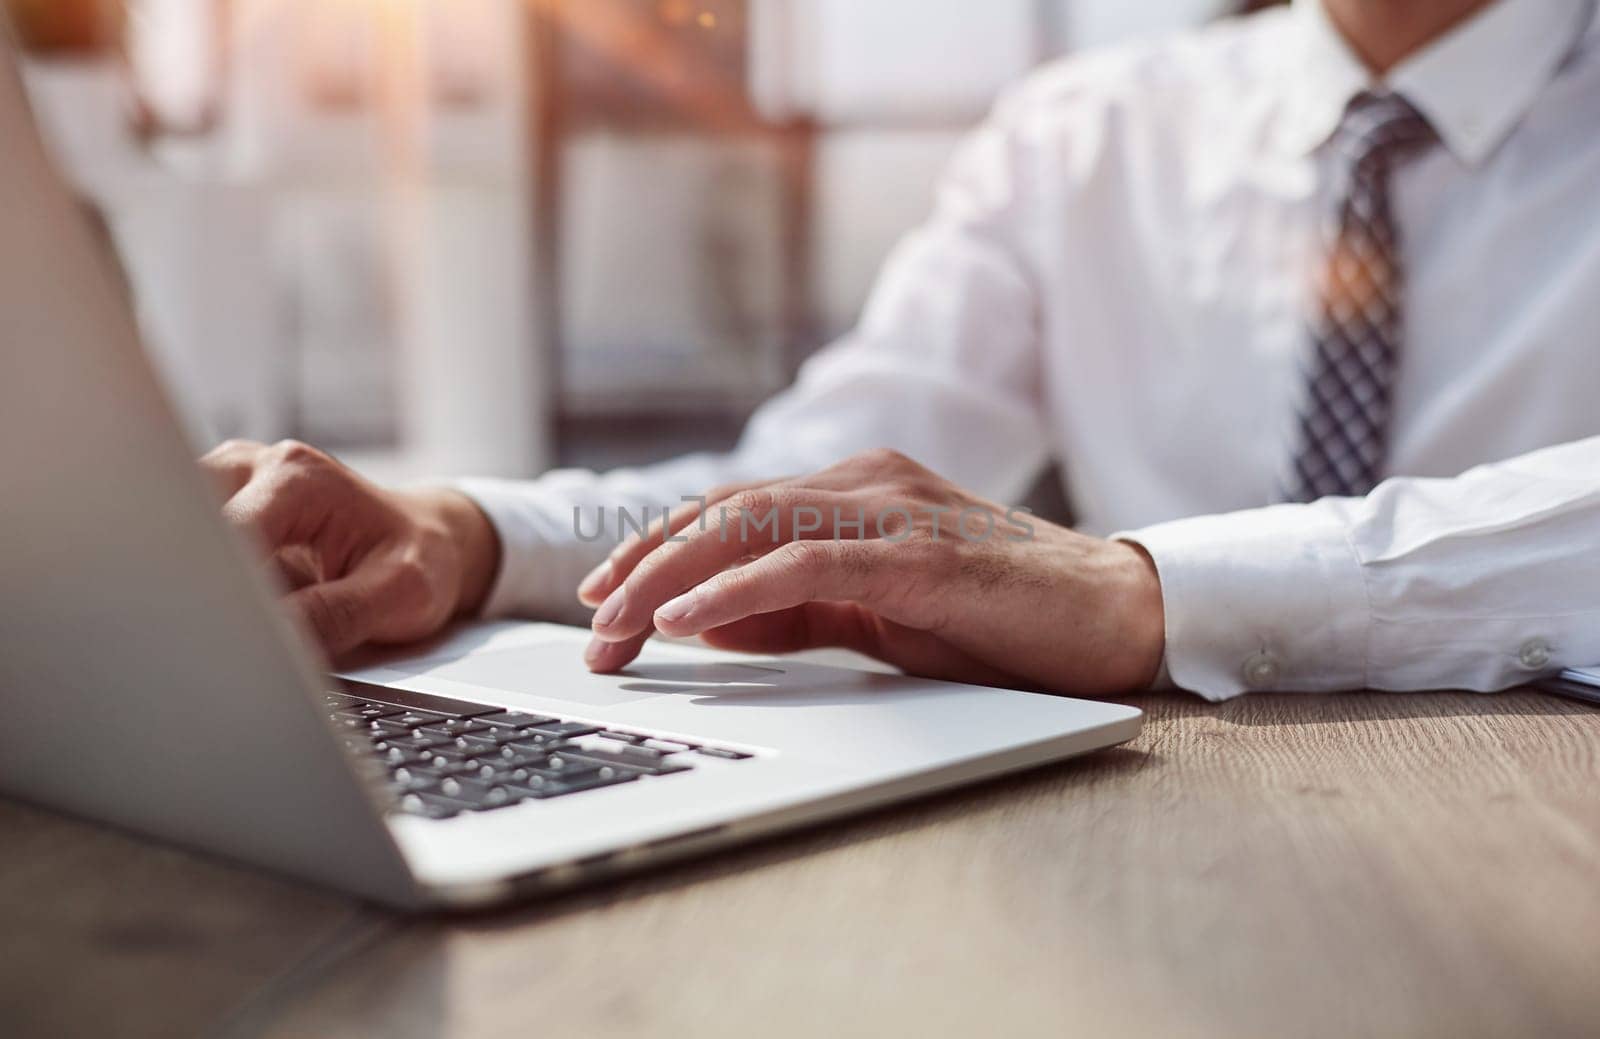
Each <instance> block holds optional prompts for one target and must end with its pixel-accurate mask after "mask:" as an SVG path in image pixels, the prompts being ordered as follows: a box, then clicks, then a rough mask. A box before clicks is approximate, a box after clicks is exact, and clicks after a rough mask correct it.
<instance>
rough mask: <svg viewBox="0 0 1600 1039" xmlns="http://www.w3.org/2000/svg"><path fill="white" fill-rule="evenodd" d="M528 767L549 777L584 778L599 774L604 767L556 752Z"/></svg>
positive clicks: (598, 762) (602, 764)
mask: <svg viewBox="0 0 1600 1039" xmlns="http://www.w3.org/2000/svg"><path fill="white" fill-rule="evenodd" d="M529 767H530V768H533V769H535V770H537V771H539V772H543V773H544V774H546V775H550V776H586V775H588V774H590V773H591V772H599V771H600V769H602V768H604V767H605V763H604V762H600V761H591V760H589V759H588V758H579V757H574V756H573V755H571V754H568V753H566V752H564V751H558V752H557V753H554V754H551V755H550V756H549V757H547V758H545V759H544V762H543V763H542V764H535V765H530V766H529Z"/></svg>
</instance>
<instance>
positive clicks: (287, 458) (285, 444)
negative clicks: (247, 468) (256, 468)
mask: <svg viewBox="0 0 1600 1039" xmlns="http://www.w3.org/2000/svg"><path fill="white" fill-rule="evenodd" d="M271 453H272V460H273V461H274V462H275V463H276V464H278V465H285V466H293V467H302V468H320V467H323V466H327V465H330V464H332V462H333V459H331V458H329V457H328V455H327V454H325V453H323V452H322V451H319V450H318V449H316V448H314V447H312V446H311V445H310V444H307V443H305V442H304V441H300V440H280V441H278V442H277V443H276V444H273V445H272V448H271Z"/></svg>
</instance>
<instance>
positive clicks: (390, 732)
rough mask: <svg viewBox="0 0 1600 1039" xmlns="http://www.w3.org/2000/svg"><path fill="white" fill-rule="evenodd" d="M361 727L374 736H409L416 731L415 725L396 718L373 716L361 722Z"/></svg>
mask: <svg viewBox="0 0 1600 1039" xmlns="http://www.w3.org/2000/svg"><path fill="white" fill-rule="evenodd" d="M363 728H365V729H366V731H367V732H370V733H372V734H373V735H374V736H385V737H387V736H409V735H411V734H412V733H413V732H414V731H416V728H417V727H416V726H415V725H407V724H405V723H404V722H402V721H399V720H398V718H397V717H396V718H375V719H373V720H372V721H369V722H365V723H363Z"/></svg>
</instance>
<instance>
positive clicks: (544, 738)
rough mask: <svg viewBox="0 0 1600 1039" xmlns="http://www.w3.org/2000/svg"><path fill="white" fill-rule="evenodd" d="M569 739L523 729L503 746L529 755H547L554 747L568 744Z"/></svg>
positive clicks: (549, 733)
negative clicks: (542, 753)
mask: <svg viewBox="0 0 1600 1039" xmlns="http://www.w3.org/2000/svg"><path fill="white" fill-rule="evenodd" d="M569 739H570V738H569V737H567V736H561V735H557V734H555V733H551V732H540V731H538V730H536V729H525V730H518V732H517V738H516V739H514V740H512V741H511V742H509V743H507V744H505V746H507V747H513V748H515V749H516V750H518V751H522V752H526V753H530V754H531V753H535V752H539V751H542V752H544V753H549V752H550V751H551V750H552V749H554V748H556V747H564V746H566V745H567V743H568V742H569Z"/></svg>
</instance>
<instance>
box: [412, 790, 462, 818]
mask: <svg viewBox="0 0 1600 1039" xmlns="http://www.w3.org/2000/svg"><path fill="white" fill-rule="evenodd" d="M477 807H478V806H477V805H475V804H472V803H470V802H468V801H457V800H456V799H455V798H453V797H443V796H441V795H439V794H427V793H410V794H406V795H405V796H404V797H402V798H400V810H401V811H402V812H408V813H410V814H411V815H423V816H427V817H428V818H429V819H449V818H452V817H453V816H457V815H460V814H461V813H462V812H470V811H473V810H474V809H476V808H477Z"/></svg>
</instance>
